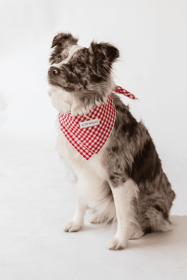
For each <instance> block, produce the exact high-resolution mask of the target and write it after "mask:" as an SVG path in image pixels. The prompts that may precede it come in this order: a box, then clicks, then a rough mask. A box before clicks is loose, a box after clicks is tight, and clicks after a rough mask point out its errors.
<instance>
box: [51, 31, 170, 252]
mask: <svg viewBox="0 0 187 280" xmlns="http://www.w3.org/2000/svg"><path fill="white" fill-rule="evenodd" d="M77 42H78V39H76V38H74V37H73V36H72V35H71V34H70V33H60V34H58V35H57V36H55V38H54V39H53V43H52V48H53V51H52V53H51V56H50V59H49V61H50V63H51V64H52V66H51V67H50V68H49V72H48V81H49V84H50V85H51V90H50V91H49V95H50V96H51V99H52V103H53V105H54V106H55V107H56V108H57V110H58V111H62V112H64V113H71V114H72V115H73V116H76V115H77V114H83V113H88V112H89V110H91V109H92V108H93V107H94V106H99V105H100V104H101V103H102V102H105V101H106V99H107V96H108V95H109V94H111V92H112V89H113V88H114V86H115V84H114V82H113V79H112V75H111V71H112V64H113V63H114V62H115V61H116V60H117V58H118V57H119V50H118V49H117V48H116V47H115V46H113V45H111V44H109V43H99V44H97V43H96V42H92V43H91V45H90V47H89V48H84V47H80V46H78V45H77ZM112 96H113V100H114V104H115V109H116V117H115V124H114V128H113V131H112V133H111V135H110V137H109V139H108V140H107V142H106V144H105V145H104V147H103V148H102V150H101V151H100V152H99V154H98V155H94V156H93V157H92V158H91V159H90V160H89V161H86V160H85V159H84V158H82V157H81V155H80V154H78V152H77V151H76V150H75V149H74V148H73V147H72V146H71V144H70V143H69V142H68V141H67V139H66V138H65V137H64V135H63V133H62V132H61V131H60V129H59V137H58V149H59V152H60V154H61V155H62V156H63V157H64V158H66V160H67V161H68V162H69V163H70V165H71V166H72V168H73V169H74V171H75V173H76V175H77V178H78V189H77V206H76V213H75V216H74V217H73V219H72V221H71V222H69V223H67V224H65V225H64V227H63V229H64V230H65V231H69V232H70V231H77V230H79V229H80V227H81V226H82V223H83V217H84V213H85V210H86V208H87V206H88V205H89V206H91V208H92V209H93V214H92V216H91V217H90V222H92V223H98V222H108V221H117V232H116V235H115V236H114V237H113V238H112V239H111V240H110V241H109V242H108V243H107V245H106V247H107V248H108V249H114V250H117V249H123V248H125V247H126V246H127V240H128V239H136V238H140V237H141V236H143V235H144V234H147V233H151V232H154V231H167V230H170V229H171V228H172V224H171V222H170V220H169V211H170V209H171V206H172V202H173V200H174V198H175V193H174V191H173V190H172V188H171V184H170V183H169V181H168V178H167V176H166V174H165V173H164V172H163V169H162V164H161V160H160V158H159V156H158V154H157V151H156V148H155V145H154V143H153V140H152V138H151V137H150V135H149V132H148V130H147V129H146V127H145V126H144V124H143V123H142V122H137V121H136V119H135V118H134V117H133V116H132V115H131V113H130V111H129V108H128V106H126V105H124V104H123V103H122V101H121V100H120V99H119V97H118V96H117V95H116V94H114V93H112Z"/></svg>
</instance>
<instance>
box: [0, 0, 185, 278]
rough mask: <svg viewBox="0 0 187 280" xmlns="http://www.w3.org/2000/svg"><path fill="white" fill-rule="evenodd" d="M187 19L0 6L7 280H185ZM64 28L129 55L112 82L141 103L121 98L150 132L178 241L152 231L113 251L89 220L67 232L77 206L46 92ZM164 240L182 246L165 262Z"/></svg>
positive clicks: (89, 8) (0, 265)
mask: <svg viewBox="0 0 187 280" xmlns="http://www.w3.org/2000/svg"><path fill="white" fill-rule="evenodd" d="M186 14H187V2H186V1H185V0H162V1H161V0H151V1H150V0H131V1H128V0H116V1H112V0H102V1H99V0H95V1H86V0H80V1H63V0H62V1H60V0H53V1H50V0H45V1H44V0H37V1H36V0H33V1H28V0H26V1H25V0H17V1H14V0H9V1H5V0H2V1H1V2H0V34H1V36H0V42H1V43H0V236H1V238H0V240H1V242H2V249H1V253H0V278H1V279H3V280H5V279H6V280H7V279H36V280H37V279H45V280H46V279H57V280H58V279H62V277H63V276H64V277H66V278H65V279H96V278H97V279H105V278H106V277H107V278H108V279H115V278H116V277H117V276H118V279H137V278H136V277H139V278H141V277H142V279H148V278H149V277H150V276H151V277H152V279H177V275H179V274H180V277H181V278H178V279H185V277H186V275H187V274H186V268H185V267H186V264H187V255H185V253H184V251H182V248H183V249H184V246H186V245H185V244H186V243H187V239H186V237H185V235H184V232H185V231H184V229H185V230H186V229H187V222H186V218H185V217H184V216H185V215H186V213H187V188H186V169H187V145H186V143H187V130H186V120H187V110H186V107H187V97H186V95H187V84H186V76H187V54H186V49H187V36H186V28H187V17H186ZM58 32H70V33H72V34H73V35H74V36H77V37H78V38H79V45H82V46H85V47H88V46H89V45H90V42H91V41H92V40H95V41H98V42H101V41H103V42H110V43H112V44H114V45H115V46H116V47H118V49H119V50H120V54H121V56H120V59H119V61H118V62H117V63H115V65H114V71H113V72H114V79H115V82H116V84H118V85H120V86H122V87H123V88H125V89H127V90H128V91H130V92H132V93H133V94H134V95H135V96H136V97H138V99H139V100H138V101H133V100H129V99H128V98H125V97H123V101H124V102H125V103H126V104H129V105H130V109H131V111H132V113H133V114H134V115H135V117H136V118H137V119H138V120H140V119H142V120H143V122H144V123H145V125H146V127H147V128H148V129H149V132H150V134H151V136H152V138H153V140H154V142H155V145H156V147H157V151H158V154H159V156H160V158H161V159H162V163H163V167H164V170H165V172H166V174H167V176H168V178H169V180H170V182H171V183H172V186H173V189H174V191H175V192H176V194H177V198H176V200H175V202H174V205H173V208H172V211H171V214H172V215H173V219H174V220H175V222H176V224H178V227H177V229H176V231H174V233H172V234H173V235H172V234H171V233H168V234H169V235H162V234H161V235H157V234H155V235H154V234H153V235H149V236H147V237H144V238H143V239H142V241H141V240H140V241H136V242H137V243H136V242H134V243H130V245H129V249H127V250H124V251H121V252H116V253H114V252H110V251H107V250H106V249H105V248H104V245H105V243H106V242H107V240H108V239H110V238H111V237H112V235H113V229H111V228H110V227H108V226H106V227H104V226H92V225H89V224H88V222H87V217H86V219H85V228H84V231H80V232H79V233H77V234H75V235H74V234H73V235H68V234H65V233H63V232H62V231H61V225H62V224H63V223H64V222H66V221H68V220H69V219H71V218H72V215H73V212H74V207H75V205H74V181H73V180H71V178H72V174H71V171H70V170H69V168H68V167H67V166H66V164H65V163H64V161H63V159H60V157H59V156H58V153H57V151H56V149H55V145H56V137H57V133H56V129H55V120H56V117H57V112H56V109H55V108H53V106H52V104H51V101H50V98H49V96H48V94H47V91H48V89H49V86H48V84H47V69H48V67H49V64H48V58H49V55H50V51H51V50H50V46H51V42H52V39H53V37H54V36H55V35H56V34H57V33H58ZM176 215H180V217H178V218H177V216H176ZM89 229H91V230H89ZM168 236H169V237H168ZM161 238H163V239H161ZM164 238H165V239H164ZM172 238H173V239H172ZM158 240H159V241H158ZM162 240H163V241H162ZM167 240H170V241H171V243H172V242H173V243H174V244H175V248H174V247H172V249H171V248H170V246H169V245H168V246H167V249H166V250H165V253H164V254H163V255H162V254H161V252H162V251H163V248H165V247H162V246H165V245H164V244H165V243H167ZM179 240H180V242H179ZM178 242H179V243H180V244H179V243H178ZM136 244H137V245H136ZM147 244H149V247H148V245H147ZM168 244H170V243H168ZM180 246H181V247H180ZM179 247H180V249H178V248H179ZM160 250H161V251H160ZM172 250H173V251H172ZM147 252H149V253H150V254H151V255H152V256H153V258H154V263H152V262H151V261H150V259H149V257H148V256H147ZM153 252H156V253H155V254H154V253H153ZM174 252H175V253H176V252H178V255H177V253H176V257H174ZM99 254H100V255H99ZM114 254H115V256H114ZM117 254H118V255H117ZM133 254H135V255H133ZM142 254H143V256H144V258H142ZM98 255H99V257H98ZM122 255H123V256H122ZM168 256H169V257H170V258H169V260H168V261H166V259H167V258H168ZM177 256H180V257H177ZM139 258H141V261H140V260H139ZM177 258H178V259H177ZM131 261H132V262H134V266H132V264H131ZM146 262H148V263H149V266H147V265H146ZM163 264H164V265H163ZM96 267H97V268H98V269H95V268H96ZM148 267H149V268H148ZM171 267H172V271H171ZM106 270H107V272H106ZM169 271H170V272H169ZM168 275H169V276H168ZM114 277H115V278H114ZM133 277H134V278H133ZM167 277H170V278H167ZM172 277H173V278H172ZM175 277H176V278H175ZM183 277H184V278H183Z"/></svg>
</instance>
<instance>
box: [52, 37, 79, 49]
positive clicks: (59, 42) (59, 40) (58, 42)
mask: <svg viewBox="0 0 187 280" xmlns="http://www.w3.org/2000/svg"><path fill="white" fill-rule="evenodd" d="M77 42H78V39H77V38H75V37H73V36H72V35H71V34H70V33H59V34H57V35H56V36H55V37H54V39H53V42H52V46H51V48H54V47H55V46H59V47H61V48H63V49H65V48H67V47H69V46H73V45H77Z"/></svg>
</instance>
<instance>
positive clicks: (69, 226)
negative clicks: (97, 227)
mask: <svg viewBox="0 0 187 280" xmlns="http://www.w3.org/2000/svg"><path fill="white" fill-rule="evenodd" d="M86 209H87V205H83V204H82V202H81V201H80V199H79V197H78V196H77V198H76V211H75V215H74V217H73V219H72V221H71V222H69V223H66V224H65V225H63V227H62V229H63V230H64V231H68V232H73V231H78V230H79V229H80V228H81V226H82V224H83V220H84V213H85V211H86Z"/></svg>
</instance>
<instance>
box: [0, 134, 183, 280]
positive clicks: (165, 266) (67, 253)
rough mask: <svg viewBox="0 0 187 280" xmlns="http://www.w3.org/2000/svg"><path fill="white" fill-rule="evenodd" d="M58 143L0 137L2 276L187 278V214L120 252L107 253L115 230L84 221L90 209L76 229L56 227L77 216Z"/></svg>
mask: <svg viewBox="0 0 187 280" xmlns="http://www.w3.org/2000/svg"><path fill="white" fill-rule="evenodd" d="M55 140H56V139H55V137H49V136H48V137H44V136H43V138H42V137H41V136H40V137H38V139H37V137H35V136H33V137H30V138H29V137H27V138H26V137H25V138H24V137H21V136H17V137H13V136H12V134H9V133H8V132H4V133H3V134H1V145H0V155H1V157H0V179H1V183H0V184H1V185H0V240H1V242H0V247H1V249H0V279H1V280H22V279H23V280H52V279H53V280H62V279H67V280H69V279H78V280H79V279H81V280H83V279H86V280H87V279H89V280H90V279H91V280H92V279H93V280H95V279H99V280H101V279H102V280H103V279H119V280H122V279H126V280H128V279H144V280H145V279H153V280H154V279H155V280H157V279H158V280H160V279H161V280H162V279H166V280H168V279H169V280H171V279H177V280H182V279H187V216H177V215H172V220H173V221H174V222H175V224H176V228H175V230H174V231H172V232H168V233H154V234H150V235H146V236H144V237H143V238H141V239H140V240H136V241H129V246H128V248H127V249H125V250H122V251H117V252H115V251H109V250H107V249H106V248H105V243H106V242H107V241H108V240H109V239H110V238H111V237H112V236H113V234H114V232H115V229H113V228H111V227H110V226H109V225H107V226H103V225H91V224H89V223H88V217H89V211H88V213H87V214H86V217H85V226H84V228H83V229H82V230H81V231H80V232H77V233H64V232H63V231H62V230H61V225H62V224H63V223H64V222H66V221H68V220H70V219H71V217H72V215H73V212H74V208H75V203H74V182H73V180H72V181H71V180H69V178H70V177H71V174H68V169H67V168H66V166H65V165H64V162H63V161H62V160H61V159H60V157H59V156H58V153H57V151H56V150H55ZM177 166H179V162H178V164H177ZM168 171H169V173H172V172H171V171H172V170H170V169H169V170H168ZM177 171H179V167H178V169H177V170H176V172H177ZM174 174H175V173H174ZM181 180H182V179H181ZM179 183H180V184H182V183H183V182H182V181H181V182H180V181H179ZM181 201H182V200H181ZM177 209H179V208H177V207H176V208H175V207H174V210H175V211H174V212H175V213H177Z"/></svg>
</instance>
